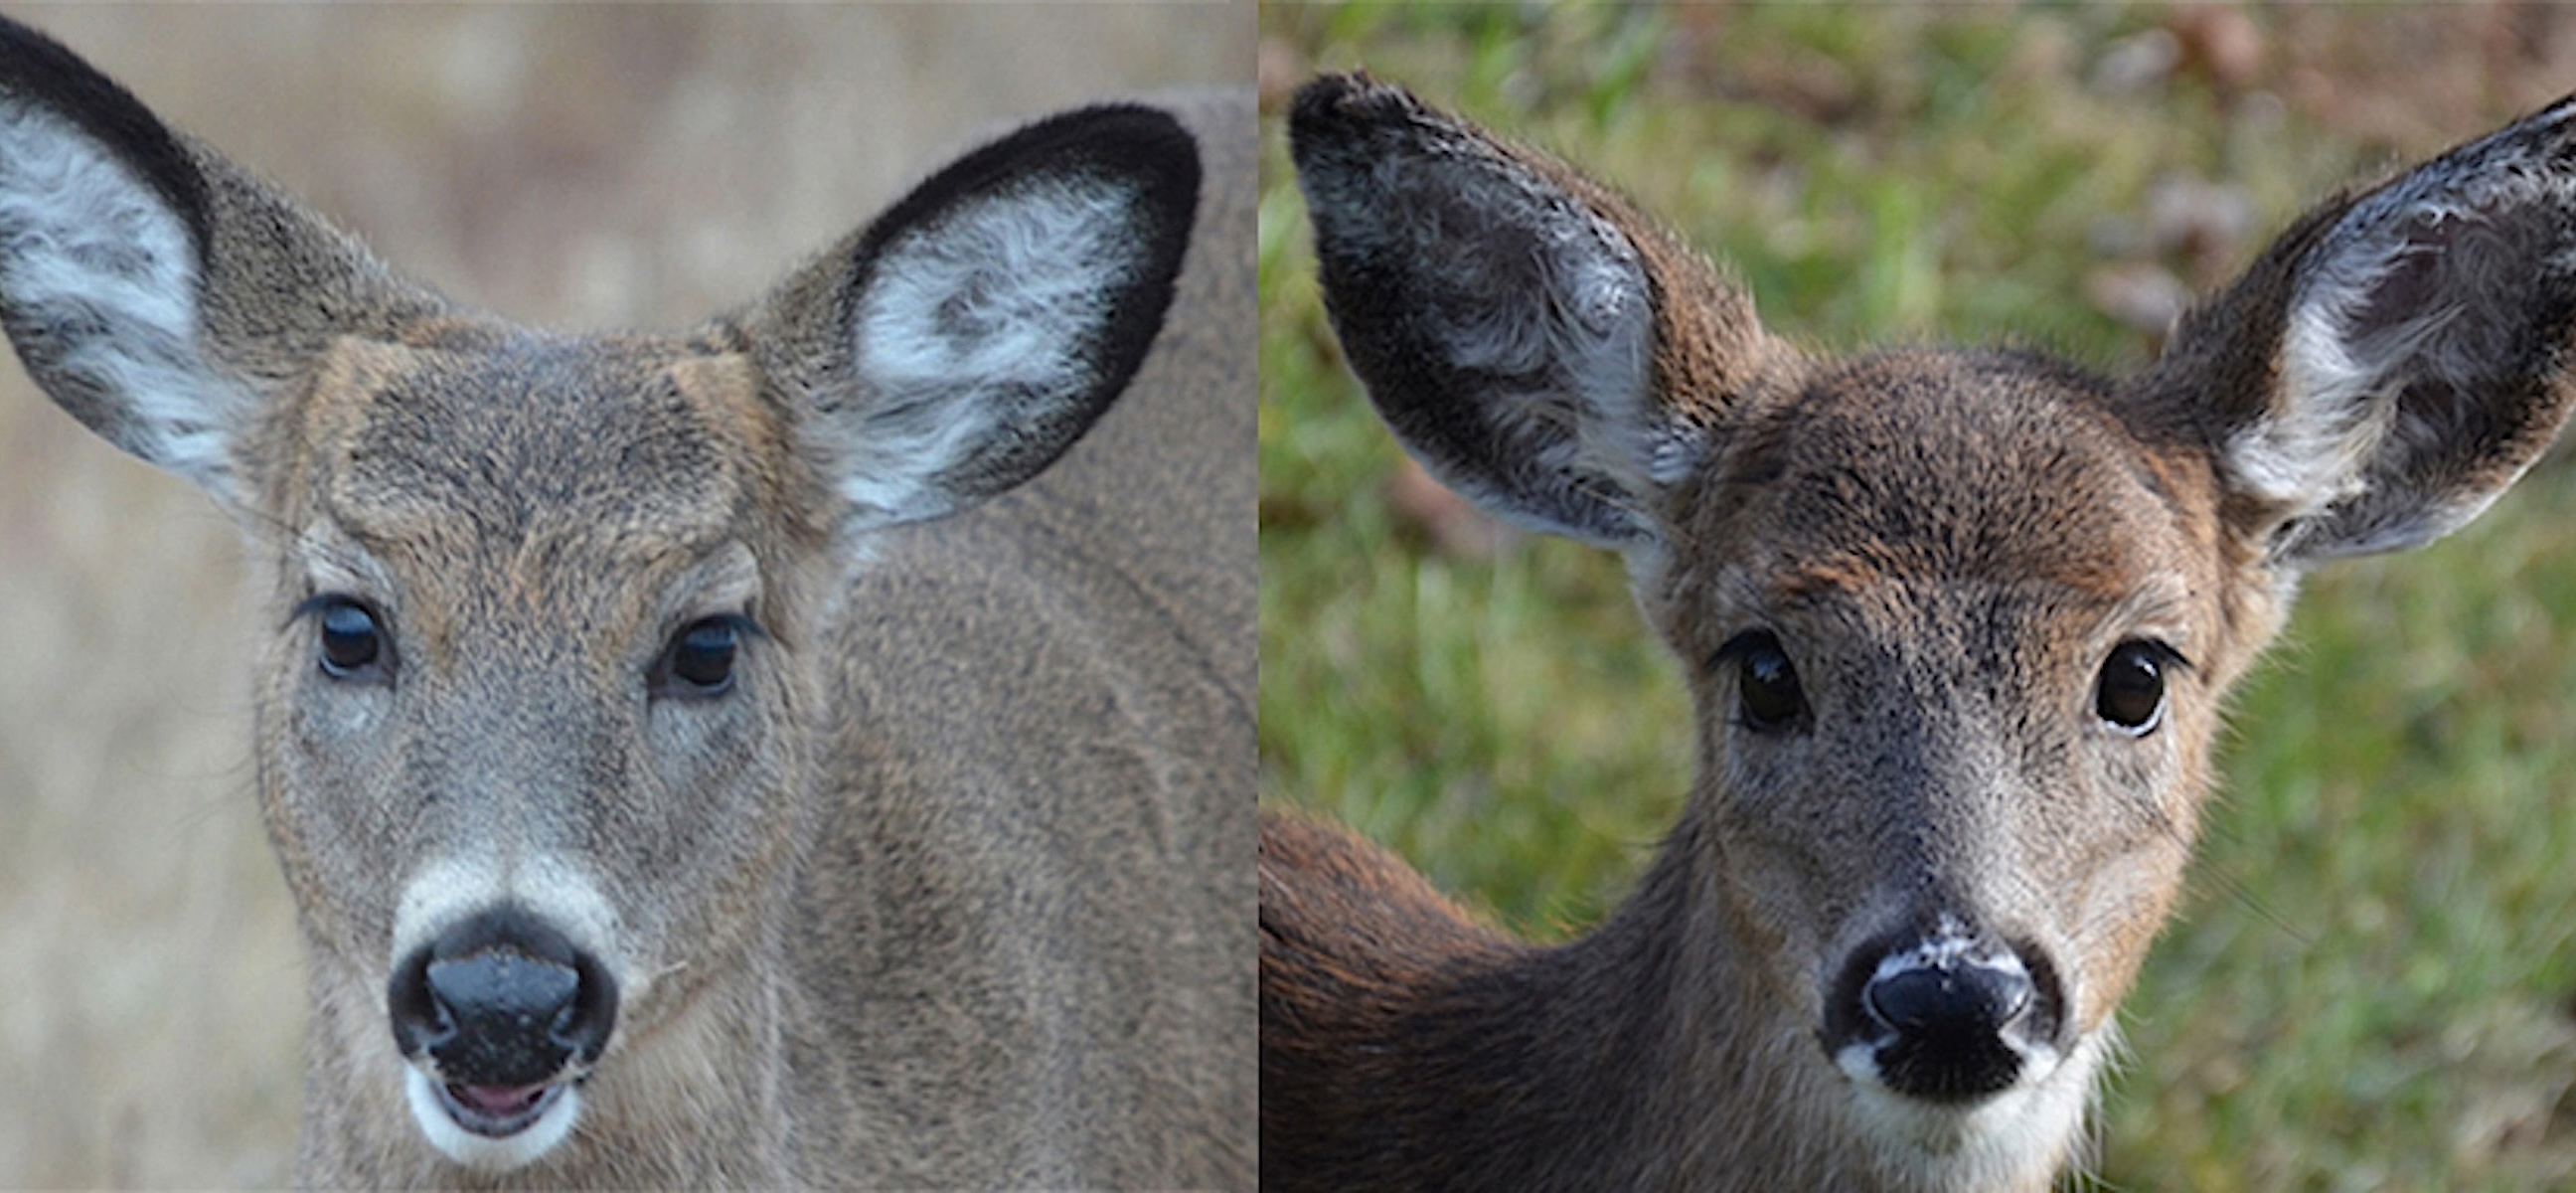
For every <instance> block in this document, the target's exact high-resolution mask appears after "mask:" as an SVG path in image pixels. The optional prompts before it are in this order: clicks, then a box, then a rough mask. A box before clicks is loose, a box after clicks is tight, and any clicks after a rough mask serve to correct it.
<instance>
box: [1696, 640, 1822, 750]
mask: <svg viewBox="0 0 2576 1193" xmlns="http://www.w3.org/2000/svg"><path fill="white" fill-rule="evenodd" d="M1717 657H1718V659H1719V661H1721V662H1724V661H1728V660H1732V661H1733V662H1734V664H1735V699H1736V707H1737V708H1738V709H1739V710H1740V711H1741V712H1742V714H1743V717H1744V726H1745V728H1748V729H1751V730H1753V731H1755V732H1757V733H1778V732H1781V731H1783V730H1787V729H1790V728H1794V727H1795V726H1796V725H1797V723H1798V722H1800V721H1803V720H1805V719H1806V717H1807V693H1806V690H1805V689H1803V688H1801V687H1799V686H1798V669H1797V668H1796V667H1794V666H1792V665H1791V664H1790V662H1789V655H1788V652H1786V651H1783V650H1781V649H1780V639H1779V638H1778V637H1776V636H1774V635H1773V634H1772V633H1771V631H1769V630H1747V631H1745V632H1744V633H1741V634H1738V635H1736V636H1735V637H1733V638H1731V639H1729V640H1728V641H1727V643H1726V645H1725V646H1723V647H1720V648H1719V649H1718V652H1717Z"/></svg>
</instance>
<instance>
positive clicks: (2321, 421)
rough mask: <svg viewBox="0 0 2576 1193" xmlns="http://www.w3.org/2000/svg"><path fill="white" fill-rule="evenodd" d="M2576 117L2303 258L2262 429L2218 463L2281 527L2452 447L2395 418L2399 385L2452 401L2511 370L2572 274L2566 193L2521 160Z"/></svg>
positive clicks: (2545, 127) (2401, 415)
mask: <svg viewBox="0 0 2576 1193" xmlns="http://www.w3.org/2000/svg"><path fill="white" fill-rule="evenodd" d="M2570 119H2576V106H2570V107H2566V108H2562V109H2560V110H2556V111H2553V112H2551V113H2548V114H2545V115H2544V116H2542V117H2540V118H2537V119H2535V120H2533V121H2530V122H2526V123H2525V124H2523V125H2517V126H2514V127H2512V128H2508V129H2506V130H2504V131H2502V132H2499V133H2497V134H2495V135H2493V136H2490V137H2488V138H2486V139H2485V140H2484V141H2481V142H2478V143H2475V144H2472V145H2470V146H2467V147H2465V148H2463V149H2461V150H2459V151H2456V152H2455V153H2453V154H2451V155H2448V156H2446V157H2444V158H2442V159H2440V160H2438V161H2436V162H2434V163H2431V164H2428V165H2426V166H2424V167H2422V168H2420V169H2418V170H2416V171H2415V172H2414V173H2413V174H2410V175H2408V176H2406V177H2405V178H2402V179H2400V180H2398V182H2396V183H2395V184H2394V185H2392V186H2390V187H2388V188H2387V189H2385V190H2382V191H2380V192H2378V193H2376V194H2373V195H2371V196H2370V197H2369V198H2367V199H2364V200H2363V201H2362V202H2360V203H2359V204H2358V205H2356V206H2355V207H2354V208H2353V209H2352V210H2351V211H2350V212H2348V213H2346V214H2345V215H2344V217H2343V218H2342V220H2341V221H2340V222H2339V223H2338V224H2337V225H2336V227H2335V228H2334V230H2333V231H2331V232H2329V233H2328V234H2327V235H2326V236H2325V237H2324V238H2323V239H2322V240H2321V241H2320V242H2319V244H2318V246H2317V248H2316V249H2315V250H2314V251H2313V253H2314V255H2313V257H2312V260H2311V262H2310V264H2309V265H2308V266H2307V268H2306V271H2305V273H2304V275H2303V276H2302V277H2301V278H2300V279H2299V281H2298V283H2297V285H2296V288H2295V290H2294V292H2293V293H2292V295H2291V297H2290V308H2289V312H2288V319H2287V327H2286V329H2285V332H2284V334H2283V337H2282V344H2281V356H2280V363H2281V392H2280V393H2279V394H2278V395H2277V397H2276V398H2275V401H2274V403H2273V407H2272V415H2271V417H2269V418H2266V419H2263V420H2261V421H2259V422H2257V423H2255V424H2254V425H2252V426H2249V427H2247V428H2246V429H2245V430H2243V431H2242V432H2240V433H2239V434H2238V435H2237V436H2236V437H2235V438H2234V439H2233V440H2232V441H2231V442H2230V443H2229V444H2228V448H2227V465H2228V467H2229V469H2230V471H2231V472H2232V473H2233V475H2234V479H2235V480H2236V481H2237V482H2238V483H2239V484H2241V485H2242V486H2244V487H2245V488H2246V489H2247V490H2249V491H2250V492H2252V493H2254V494H2257V495H2259V496H2262V497H2265V498H2268V499H2270V500H2273V501H2276V502H2280V503H2282V504H2283V505H2285V506H2286V507H2287V508H2289V509H2290V510H2291V511H2292V512H2293V514H2294V515H2297V514H2307V513H2313V512H2316V511H2318V510H2322V509H2324V508H2326V507H2328V506H2331V505H2334V504H2336V503H2338V502H2342V501H2345V500H2347V499H2349V498H2352V497H2354V496H2356V495H2358V494H2360V493H2362V492H2364V491H2366V490H2367V489H2369V488H2370V486H2371V484H2372V479H2371V477H2372V469H2373V466H2374V461H2376V460H2379V459H2381V458H2383V457H2385V456H2388V455H2391V454H2395V455H2398V456H2401V457H2402V456H2404V455H2406V454H2407V453H2408V452H2409V451H2410V450H2421V449H2426V448H2429V447H2430V445H2431V444H2432V442H2433V441H2434V440H2437V439H2439V438H2440V437H2442V436H2444V435H2447V434H2453V433H2456V432H2455V431H2454V430H2453V427H2452V424H2453V422H2455V421H2456V420H2453V419H2449V418H2446V417H2443V415H2444V414H2445V413H2446V412H2445V411H2443V410H2441V409H2440V408H2439V407H2438V406H2437V407H2434V408H2431V409H2429V410H2425V411H2409V410H2407V409H2405V408H2404V404H2402V403H2401V402H2400V401H2399V398H2400V396H2401V395H2403V394H2404V393H2406V392H2407V389H2408V387H2409V386H2410V385H2414V384H2416V383H2418V382H2431V383H2433V384H2434V385H2436V386H2438V387H2443V388H2448V389H2451V390H2454V391H2458V392H2459V393H2460V394H2462V395H2463V398H2462V400H2464V401H2465V400H2468V399H2467V398H2466V396H2465V395H2467V394H2470V393H2474V392H2475V391H2477V390H2478V389H2479V388H2480V387H2482V386H2486V385H2491V384H2494V383H2495V382H2496V380H2497V379H2499V378H2501V377H2504V376H2506V375H2507V374H2509V373H2511V372H2512V371H2513V370H2515V369H2519V368H2522V367H2524V366H2525V360H2524V355H2525V349H2524V346H2523V345H2522V344H2521V343H2520V340H2521V339H2522V337H2524V336H2525V335H2527V334H2528V325H2529V322H2530V319H2531V315H2530V308H2531V306H2532V304H2533V303H2534V302H2535V301H2536V300H2537V296H2538V294H2539V292H2540V289H2541V279H2542V277H2543V275H2544V274H2546V273H2552V272H2564V271H2565V270H2567V269H2568V268H2569V267H2570V264H2571V262H2570V260H2569V256H2570V251H2569V250H2568V249H2567V248H2566V247H2564V246H2563V245H2561V244H2560V243H2559V236H2558V230H2559V228H2560V225H2561V218H2562V217H2561V216H2560V215H2559V213H2560V212H2563V211H2565V210H2567V209H2568V208H2570V207H2571V206H2576V185H2572V184H2571V182H2570V180H2569V178H2568V176H2567V175H2566V174H2565V172H2564V171H2562V170H2560V169H2559V168H2557V167H2556V166H2555V165H2554V164H2553V163H2550V162H2543V161H2538V160H2535V151H2536V149H2537V148H2538V147H2539V146H2542V145H2544V144H2545V143H2546V140H2547V138H2548V137H2549V136H2551V135H2552V134H2553V133H2554V130H2555V129H2556V127H2557V126H2560V125H2563V124H2565V123H2566V122H2567V121H2569V120H2570ZM2492 497H2493V494H2492V493H2487V494H2485V495H2484V499H2481V500H2478V501H2476V502H2474V503H2473V504H2461V503H2449V504H2440V505H2437V506H2436V507H2435V508H2432V509H2428V510H2427V511H2425V512H2424V514H2423V516H2421V517H2418V518H2413V519H2407V520H2403V521H2398V522H2393V523H2390V524H2388V525H2386V526H2383V527H2380V528H2379V529H2378V530H2376V531H2375V532H2374V537H2373V538H2371V539H2366V540H2363V541H2361V542H2358V543H2355V544H2350V545H2347V547H2346V548H2345V549H2346V550H2351V551H2359V550H2376V549H2382V548H2384V547H2385V546H2391V545H2396V544H2399V543H2402V542H2407V541H2418V540H2420V539H2421V538H2426V537H2431V536H2432V535H2434V534H2438V533H2440V532H2441V531H2440V529H2434V528H2435V527H2439V528H2442V529H2447V528H2448V527H2449V526H2452V525H2456V524H2458V523H2459V522H2460V521H2464V520H2466V515H2469V514H2474V512H2475V508H2476V506H2480V505H2483V504H2484V500H2485V499H2492Z"/></svg>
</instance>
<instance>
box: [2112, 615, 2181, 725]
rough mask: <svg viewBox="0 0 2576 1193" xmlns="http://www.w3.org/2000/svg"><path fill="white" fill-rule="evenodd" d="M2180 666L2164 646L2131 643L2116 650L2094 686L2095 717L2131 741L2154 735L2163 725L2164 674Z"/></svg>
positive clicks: (2179, 660)
mask: <svg viewBox="0 0 2576 1193" xmlns="http://www.w3.org/2000/svg"><path fill="white" fill-rule="evenodd" d="M2181 663H2182V656H2180V655H2177V654H2175V653H2174V651H2173V648H2172V647H2169V646H2166V645H2164V644H2163V643H2161V642H2147V641H2144V640H2140V639H2131V640H2129V641H2127V642H2123V643H2121V644H2120V645H2118V646H2116V647H2113V648H2112V650H2111V657H2110V658H2109V659H2107V660H2105V661H2104V662H2103V663H2102V676H2101V678H2100V679H2099V680H2097V681H2095V683H2094V687H2093V712H2094V715H2096V716H2099V717H2101V718H2102V719H2103V720H2105V721H2108V722H2110V724H2111V727H2112V728H2114V729H2117V730H2119V731H2120V732H2122V733H2126V734H2128V735H2129V736H2131V737H2145V736H2146V735H2148V734H2150V733H2153V732H2155V729H2156V726H2157V725H2159V724H2162V723H2163V721H2164V713H2165V672H2166V671H2168V670H2170V669H2172V668H2173V667H2175V666H2177V665H2179V664H2181Z"/></svg>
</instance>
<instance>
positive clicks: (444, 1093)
mask: <svg viewBox="0 0 2576 1193" xmlns="http://www.w3.org/2000/svg"><path fill="white" fill-rule="evenodd" d="M569 1088H571V1087H569V1086H566V1085H561V1084H548V1085H454V1084H447V1085H441V1086H439V1087H438V1105H439V1108H440V1109H442V1110H445V1111H446V1112H447V1116H448V1117H449V1118H452V1119H455V1120H456V1125H457V1126H460V1127H463V1128H465V1129H466V1130H468V1131H472V1132H473V1133H475V1134H477V1135H481V1136H483V1137H485V1138H487V1139H507V1138H509V1137H510V1136H512V1135H516V1134H518V1133H519V1132H521V1131H524V1130H527V1129H528V1128H529V1127H531V1126H533V1125H535V1123H536V1121H537V1120H538V1119H541V1118H544V1117H545V1115H546V1112H547V1111H549V1110H552V1109H554V1106H555V1103H557V1102H559V1101H562V1100H563V1096H564V1092H565V1091H566V1090H567V1089H569Z"/></svg>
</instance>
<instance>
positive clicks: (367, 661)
mask: <svg viewBox="0 0 2576 1193" xmlns="http://www.w3.org/2000/svg"><path fill="white" fill-rule="evenodd" d="M307 613H310V614H314V615H316V616H315V617H314V622H315V624H316V625H318V626H319V627H320V637H321V655H322V659H321V665H322V674H324V675H327V676H330V677H331V678H333V679H339V680H353V681H369V680H378V681H380V680H383V679H385V678H387V677H388V676H389V675H390V673H391V671H392V667H393V648H392V646H391V645H390V644H388V643H387V642H386V641H385V632H384V628H383V627H382V626H381V625H379V624H378V622H377V620H376V614H375V611H374V610H372V609H369V608H367V607H366V606H365V605H362V604H359V603H358V602H357V601H355V600H352V599H350V598H348V597H344V596H318V597H314V598H313V599H311V600H309V601H306V602H304V603H303V604H302V605H301V606H298V607H297V608H296V614H297V615H298V616H301V615H304V614H307Z"/></svg>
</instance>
